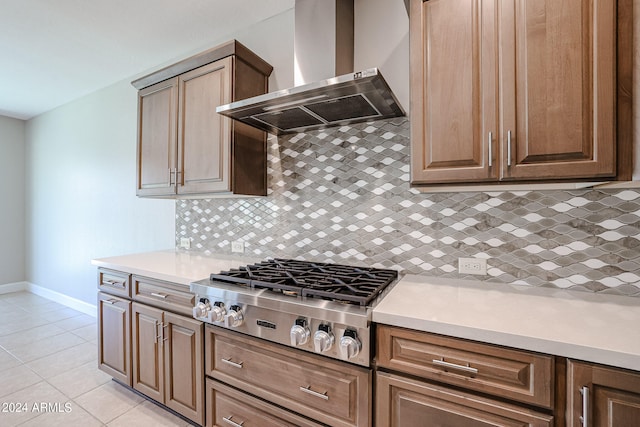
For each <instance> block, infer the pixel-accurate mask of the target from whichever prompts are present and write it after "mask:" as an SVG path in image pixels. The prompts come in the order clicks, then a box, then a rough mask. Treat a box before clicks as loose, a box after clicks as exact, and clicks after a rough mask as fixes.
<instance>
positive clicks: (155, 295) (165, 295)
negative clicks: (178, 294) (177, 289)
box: [151, 292, 169, 299]
mask: <svg viewBox="0 0 640 427" xmlns="http://www.w3.org/2000/svg"><path fill="white" fill-rule="evenodd" d="M151 296H152V297H158V298H162V299H167V297H168V296H169V295H167V294H158V293H156V292H151Z"/></svg>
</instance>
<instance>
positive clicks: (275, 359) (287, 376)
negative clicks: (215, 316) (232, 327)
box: [205, 325, 371, 427]
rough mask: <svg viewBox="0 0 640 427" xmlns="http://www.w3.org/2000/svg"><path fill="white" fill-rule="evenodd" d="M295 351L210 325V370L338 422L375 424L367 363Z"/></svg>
mask: <svg viewBox="0 0 640 427" xmlns="http://www.w3.org/2000/svg"><path fill="white" fill-rule="evenodd" d="M292 356H294V353H292V350H291V349H289V348H285V347H282V346H279V345H276V344H272V343H269V342H265V341H258V340H255V339H251V338H248V337H246V336H243V335H241V334H236V333H233V332H229V331H226V330H224V329H221V328H216V327H214V326H209V325H207V327H206V328H205V372H206V374H207V375H208V376H210V377H212V378H214V379H216V380H219V381H222V382H225V383H227V384H230V385H232V386H234V387H237V388H239V389H241V390H243V391H245V392H247V393H250V394H252V395H254V396H257V397H260V398H263V399H266V400H268V401H270V402H273V403H275V404H277V405H280V406H283V407H285V408H287V409H289V410H292V411H295V412H297V413H299V414H302V415H304V416H307V417H310V418H312V419H314V420H318V421H319V422H321V423H325V424H328V425H331V426H334V427H354V426H369V425H370V422H371V421H370V419H371V418H370V411H371V393H370V391H369V381H370V379H371V372H370V371H369V370H368V369H365V368H361V367H358V366H353V365H347V364H345V363H342V362H336V361H333V360H329V359H326V358H324V357H320V356H316V355H313V354H306V353H301V352H296V353H295V357H292ZM258 419H259V418H258ZM254 422H255V421H254ZM258 425H261V424H258Z"/></svg>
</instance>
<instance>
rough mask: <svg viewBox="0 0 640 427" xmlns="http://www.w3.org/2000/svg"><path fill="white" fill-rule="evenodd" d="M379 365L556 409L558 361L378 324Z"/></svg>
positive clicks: (533, 354)
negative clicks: (555, 369)
mask: <svg viewBox="0 0 640 427" xmlns="http://www.w3.org/2000/svg"><path fill="white" fill-rule="evenodd" d="M377 336H378V351H377V360H378V366H380V367H384V368H388V369H393V370H395V371H399V372H404V373H407V374H411V375H417V376H419V377H423V378H427V379H431V380H436V381H440V382H444V383H448V384H453V385H456V386H460V387H464V388H467V389H470V390H476V391H480V392H483V393H489V394H492V395H495V396H499V397H504V398H507V399H512V400H516V401H520V402H524V403H530V404H534V405H538V406H541V407H544V408H553V401H554V400H553V399H554V386H553V384H554V382H553V378H554V372H555V371H554V358H553V356H546V355H540V354H536V353H531V352H527V351H521V350H514V349H510V348H504V347H499V346H494V345H490V344H482V343H477V342H471V341H466V340H462V339H457V338H450V337H443V336H440V335H434V334H429V333H425V332H419V331H413V330H408V329H401V328H395V327H390V326H384V325H378V332H377Z"/></svg>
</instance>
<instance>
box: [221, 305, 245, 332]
mask: <svg viewBox="0 0 640 427" xmlns="http://www.w3.org/2000/svg"><path fill="white" fill-rule="evenodd" d="M243 323H244V315H243V314H242V307H240V306H239V305H232V306H231V307H229V312H228V313H227V314H226V316H225V317H224V325H225V326H226V327H227V328H237V327H238V326H240V325H242V324H243Z"/></svg>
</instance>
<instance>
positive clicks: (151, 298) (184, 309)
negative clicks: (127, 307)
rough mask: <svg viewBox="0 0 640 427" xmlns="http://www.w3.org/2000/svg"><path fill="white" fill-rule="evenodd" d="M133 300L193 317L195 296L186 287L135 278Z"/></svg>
mask: <svg viewBox="0 0 640 427" xmlns="http://www.w3.org/2000/svg"><path fill="white" fill-rule="evenodd" d="M132 294H133V299H134V300H136V301H140V302H143V303H145V304H149V305H152V306H154V307H158V308H161V309H164V310H168V311H172V312H174V313H180V314H184V315H186V316H189V317H191V316H192V311H193V306H194V305H195V298H196V297H195V295H193V294H192V293H191V292H189V288H188V287H186V286H180V285H176V284H173V283H169V282H162V281H159V280H153V279H149V278H146V277H140V276H133V291H132Z"/></svg>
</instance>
